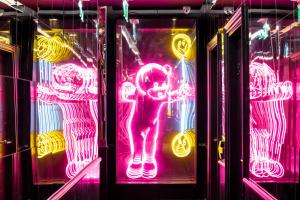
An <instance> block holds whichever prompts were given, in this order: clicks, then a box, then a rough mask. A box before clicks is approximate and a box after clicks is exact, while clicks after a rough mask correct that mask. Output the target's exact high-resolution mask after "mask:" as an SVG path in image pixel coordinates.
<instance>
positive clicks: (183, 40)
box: [172, 33, 192, 60]
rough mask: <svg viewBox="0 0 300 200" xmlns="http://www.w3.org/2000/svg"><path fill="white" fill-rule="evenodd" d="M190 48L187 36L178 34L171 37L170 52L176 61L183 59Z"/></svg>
mask: <svg viewBox="0 0 300 200" xmlns="http://www.w3.org/2000/svg"><path fill="white" fill-rule="evenodd" d="M191 46H192V41H191V38H190V37H189V36H188V35H186V34H184V33H178V34H176V35H175V36H174V37H173V40H172V50H173V53H174V55H175V56H176V57H177V58H178V59H180V60H181V59H182V58H184V57H185V56H186V55H187V53H188V52H189V50H190V48H191Z"/></svg>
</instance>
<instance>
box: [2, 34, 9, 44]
mask: <svg viewBox="0 0 300 200" xmlns="http://www.w3.org/2000/svg"><path fill="white" fill-rule="evenodd" d="M1 42H3V43H5V44H10V40H9V38H8V37H4V36H1V35H0V43H1Z"/></svg>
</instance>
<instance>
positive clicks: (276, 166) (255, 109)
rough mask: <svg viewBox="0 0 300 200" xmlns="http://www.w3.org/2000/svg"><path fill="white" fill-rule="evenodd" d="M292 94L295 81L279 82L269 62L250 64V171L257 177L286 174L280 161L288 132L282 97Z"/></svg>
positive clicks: (277, 176)
mask: <svg viewBox="0 0 300 200" xmlns="http://www.w3.org/2000/svg"><path fill="white" fill-rule="evenodd" d="M292 95H293V88H292V83H291V82H290V81H285V82H279V81H278V78H277V76H276V75H275V72H274V71H273V70H272V69H271V68H270V67H269V66H268V65H267V64H265V63H257V62H252V63H251V64H250V172H251V173H252V174H253V175H254V176H256V177H275V178H280V177H282V176H283V175H284V168H283V166H282V164H281V163H280V154H281V147H282V145H283V143H284V138H285V134H286V118H285V114H284V106H283V101H285V100H288V99H290V98H291V97H292Z"/></svg>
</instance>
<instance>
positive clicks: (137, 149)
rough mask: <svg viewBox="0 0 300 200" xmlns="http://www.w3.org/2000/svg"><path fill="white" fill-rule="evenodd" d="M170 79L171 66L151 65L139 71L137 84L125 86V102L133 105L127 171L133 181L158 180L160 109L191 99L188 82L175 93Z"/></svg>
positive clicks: (136, 79) (130, 118) (128, 128)
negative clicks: (157, 151)
mask: <svg viewBox="0 0 300 200" xmlns="http://www.w3.org/2000/svg"><path fill="white" fill-rule="evenodd" d="M171 76H172V68H171V67H170V66H168V65H164V66H162V65H159V64H156V63H150V64H147V65H145V66H143V67H141V68H140V69H139V70H138V72H137V74H136V77H135V82H134V83H131V82H124V83H123V84H122V88H121V97H122V100H123V101H124V102H129V103H131V104H132V106H131V111H130V114H129V119H128V121H127V130H128V136H129V141H130V150H131V158H130V160H129V162H128V166H127V171H126V174H127V176H128V177H129V178H131V179H134V178H140V177H143V178H146V179H151V178H154V177H156V175H157V169H158V163H159V162H157V161H156V157H155V154H156V144H157V138H158V135H159V133H160V132H161V131H160V125H159V122H160V114H161V110H162V108H163V106H164V104H166V103H173V102H176V101H182V100H183V99H185V98H186V97H187V96H191V92H192V91H191V90H192V89H191V88H190V87H189V85H188V84H186V83H182V84H181V86H180V88H179V89H178V90H172V84H171V81H170V79H171ZM144 113H147V115H145V114H144Z"/></svg>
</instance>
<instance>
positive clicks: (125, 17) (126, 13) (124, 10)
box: [122, 0, 129, 22]
mask: <svg viewBox="0 0 300 200" xmlns="http://www.w3.org/2000/svg"><path fill="white" fill-rule="evenodd" d="M122 6H123V16H124V19H125V20H126V22H128V7H129V4H128V2H127V0H123V3H122Z"/></svg>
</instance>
